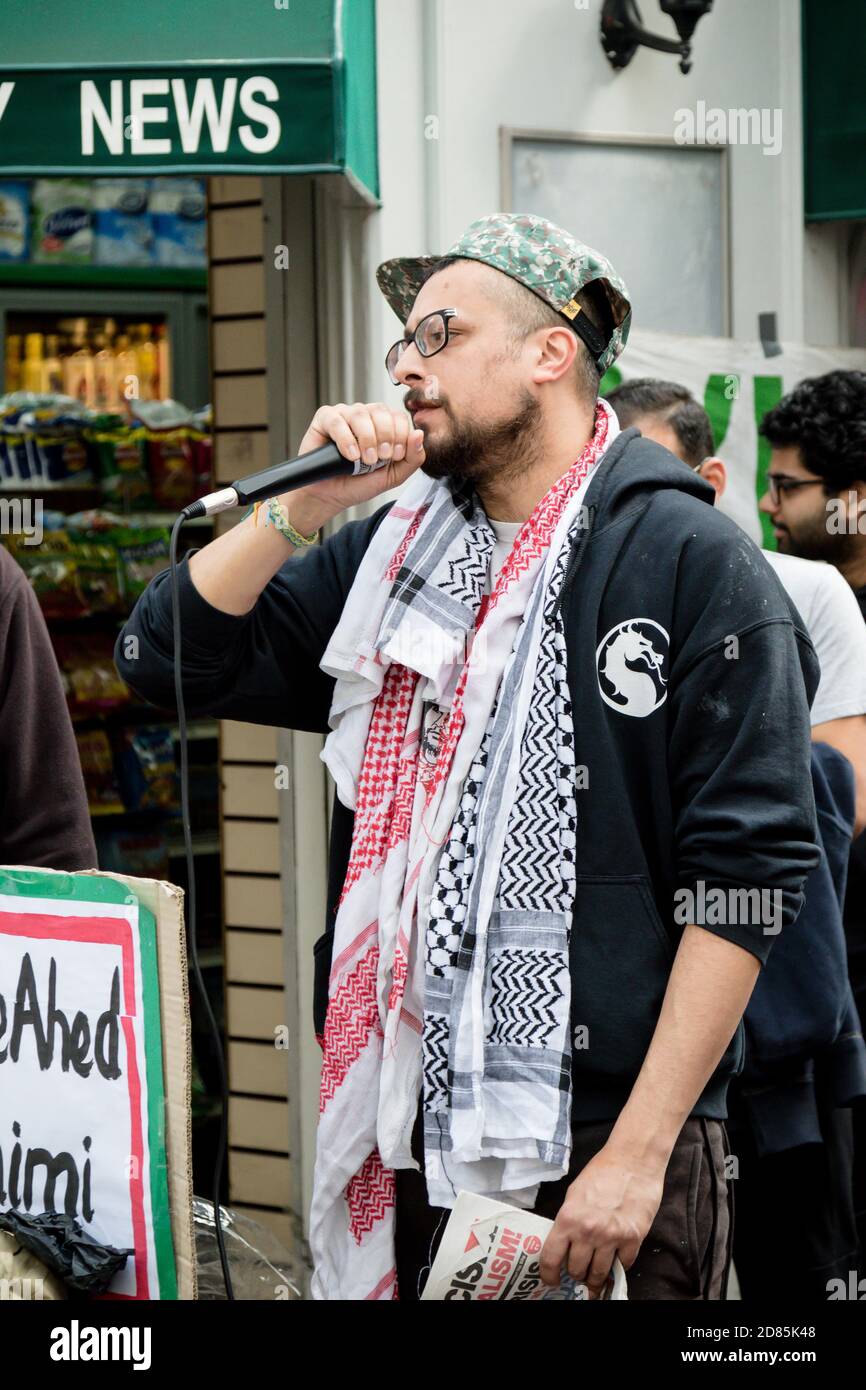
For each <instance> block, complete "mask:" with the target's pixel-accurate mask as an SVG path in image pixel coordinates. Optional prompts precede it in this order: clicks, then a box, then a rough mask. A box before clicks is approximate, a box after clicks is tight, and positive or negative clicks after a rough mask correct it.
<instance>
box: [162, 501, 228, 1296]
mask: <svg viewBox="0 0 866 1390" xmlns="http://www.w3.org/2000/svg"><path fill="white" fill-rule="evenodd" d="M185 520H186V517H185V516H184V514H183V513H181V514H180V516H179V517H178V518H177V520H176V521H175V523H174V525H173V526H172V529H171V542H170V545H169V565H170V570H171V574H170V580H171V626H172V643H173V650H174V696H175V703H176V705H177V723H178V730H179V733H180V807H181V819H182V821H183V843H184V849H185V851H186V874H187V904H186V905H187V911H186V935H187V942H188V943H189V956H190V962H191V965H192V973H193V978H194V980H195V984H196V989H197V990H198V995H199V999H200V1000H201V1004H202V1008H203V1009H204V1012H205V1017H206V1018H207V1021H208V1026H209V1029H210V1032H211V1035H212V1037H213V1042H214V1047H215V1050H216V1058H217V1067H218V1071H219V1087H220V1100H221V1114H220V1129H219V1139H218V1141H217V1152H216V1159H215V1162H214V1173H213V1211H214V1221H215V1223H216V1240H217V1248H218V1250H219V1257H220V1265H221V1266H222V1272H223V1282H224V1284H225V1289H226V1298H227V1299H228V1300H229V1301H230V1302H233V1301H234V1297H235V1294H234V1288H233V1286H232V1278H231V1272H230V1270H229V1262H228V1255H227V1254H226V1248H225V1239H224V1236H223V1228H222V1217H221V1214H220V1189H221V1187H222V1178H223V1171H224V1169H225V1157H226V1149H227V1147H228V1115H229V1088H228V1077H227V1073H226V1063H225V1055H224V1053H223V1045H222V1038H221V1037H220V1032H219V1028H218V1027H217V1021H216V1018H215V1017H214V1012H213V1009H212V1008H211V1002H210V999H209V997H208V992H207V989H206V988H205V983H204V977H203V976H202V973H201V965H200V964H199V958H198V938H197V923H196V899H195V856H194V854H193V852H192V826H191V824H190V815H189V748H188V746H187V732H186V709H185V706H184V700H183V676H182V667H181V656H182V651H181V632H180V586H179V581H178V575H177V542H178V537H179V536H180V531H181V527H182V526H183V523H184V521H185Z"/></svg>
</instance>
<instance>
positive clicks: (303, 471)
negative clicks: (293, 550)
mask: <svg viewBox="0 0 866 1390" xmlns="http://www.w3.org/2000/svg"><path fill="white" fill-rule="evenodd" d="M424 457H425V455H424V436H423V433H422V431H421V430H418V429H413V428H412V422H411V421H410V419H409V417H408V416H407V415H406V414H404V412H403V411H400V410H391V409H390V408H389V407H388V406H386V405H382V404H381V403H378V404H374V405H362V404H360V403H359V404H356V405H335V406H321V407H320V408H319V409H318V410H317V411H316V414H315V415H314V416H313V419H312V421H311V423H310V427H309V429H308V430H307V432H306V434H305V435H304V437H303V439H302V440H301V446H300V451H299V456H298V457H297V458H295V459H289V460H287V461H286V462H284V463H280V464H276V465H274V466H273V467H271V468H265V469H262V470H261V472H259V473H254V474H251V475H250V476H249V477H246V478H240V479H238V480H236V481H235V482H234V483H233V484H232V485H231V486H230V487H226V488H222V489H220V491H218V492H214V493H210V494H209V495H208V496H207V497H202V498H199V500H198V501H197V502H193V503H191V504H190V505H189V506H188V507H186V508H184V515H185V516H187V517H193V516H202V515H205V514H208V515H210V514H213V513H215V512H219V511H224V510H226V509H227V508H230V507H236V506H239V505H243V504H244V503H249V502H256V501H263V500H265V499H266V498H269V497H277V498H278V499H279V500H280V501H281V502H283V503H284V505H285V506H286V511H287V513H288V514H289V516H290V519H291V523H292V525H293V526H294V527H296V528H297V529H298V530H299V531H301V532H304V533H307V532H313V531H317V530H319V528H320V527H321V526H322V525H324V523H325V522H326V521H330V519H331V518H332V517H334V516H336V515H337V514H338V513H339V512H341V511H345V510H346V508H348V507H354V506H357V505H358V504H359V503H361V502H368V501H370V500H371V499H372V498H374V497H378V496H379V494H380V493H383V492H387V491H389V490H390V489H391V488H394V487H397V486H399V484H400V483H402V482H404V481H405V480H406V478H408V477H409V476H410V475H411V474H412V473H414V471H415V470H416V469H417V468H419V467H420V466H421V464H422V463H423V462H424Z"/></svg>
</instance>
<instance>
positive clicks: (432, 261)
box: [376, 212, 631, 373]
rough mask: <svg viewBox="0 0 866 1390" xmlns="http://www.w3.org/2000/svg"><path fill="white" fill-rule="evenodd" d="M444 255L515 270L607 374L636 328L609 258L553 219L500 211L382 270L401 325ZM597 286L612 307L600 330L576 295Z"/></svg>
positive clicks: (515, 277) (515, 275)
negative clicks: (435, 252)
mask: <svg viewBox="0 0 866 1390" xmlns="http://www.w3.org/2000/svg"><path fill="white" fill-rule="evenodd" d="M444 256H461V257H464V258H465V259H467V260H472V261H483V262H484V263H485V265H490V266H493V268H494V270H501V271H502V272H503V274H504V275H510V276H511V277H512V279H513V280H517V281H519V282H520V284H521V285H525V286H526V288H527V289H528V290H532V291H533V293H534V294H537V295H538V296H539V297H540V298H541V299H543V300H544V301H545V303H546V304H549V305H550V307H551V308H552V309H555V310H556V311H557V313H560V314H564V315H565V317H566V318H567V319H568V320H569V322H570V323H571V326H572V328H573V329H574V330H575V332H576V333H578V334H579V335H580V337H581V338H582V339H583V340H584V342H585V343H586V344H587V346H588V348H589V350H590V352H591V353H592V355H593V357H594V358H595V360H596V362H597V364H598V368H599V371H600V372H602V373H604V372H606V371H607V369H608V367H609V366H610V364H611V363H612V362H613V361H615V360H616V358H617V357H618V356H619V354H620V353H621V352H622V350H623V348H624V347H625V344H626V339H627V338H628V331H629V328H630V327H631V304H630V303H629V298H628V290H627V289H626V287H625V284H624V283H623V281H622V280H621V279H620V277H619V276H618V275H617V273H616V271H615V270H614V268H613V266H612V265H611V264H610V261H608V260H606V258H605V257H604V256H602V255H599V253H598V251H593V249H592V247H590V246H584V244H583V242H580V241H576V240H575V239H574V237H573V236H571V235H570V233H569V232H565V231H563V229H562V228H561V227H557V226H555V225H554V223H553V222H548V221H546V220H545V218H543V217H535V216H533V215H532V214H531V213H509V212H496V213H493V214H492V215H491V216H489V217H480V218H479V219H478V221H477V222H473V223H472V225H471V226H470V227H467V229H466V231H465V232H464V233H463V235H462V236H461V237H460V238H459V240H457V241H456V242H455V243H454V245H453V246H452V247H451V249H450V250H449V251H446V252H444V253H443V255H442V256H416V257H405V256H401V257H398V258H397V259H395V260H391V261H385V262H384V263H383V264H382V265H380V266H379V269H378V270H377V271H376V280H377V282H378V285H379V289H380V290H381V291H382V293H383V294H384V296H385V298H386V299H387V301H388V303H389V304H390V305H391V308H392V309H393V310H394V313H395V314H396V315H397V317H398V318H399V320H400V322H401V323H405V322H406V320H407V319H408V317H409V315H410V313H411V312H412V305H413V304H414V303H415V298H416V296H417V294H418V291H419V289H420V288H421V284H422V282H423V280H424V277H425V275H426V274H427V272H428V271H429V270H432V268H433V266H434V265H437V264H438V262H439V261H441V260H443V259H444ZM589 284H595V285H597V286H598V289H599V290H600V291H601V294H602V296H603V300H604V301H605V302H606V304H607V306H608V309H609V311H610V319H609V321H608V324H607V326H606V328H605V330H604V332H599V330H598V329H597V328H596V327H595V325H594V324H592V323H590V322H589V319H588V318H587V317H586V315H585V314H584V315H583V317H582V318H581V308H580V305H579V304H578V303H577V301H576V299H575V297H574V296H575V295H576V294H577V292H578V290H582V289H583V288H584V287H585V286H586V285H589Z"/></svg>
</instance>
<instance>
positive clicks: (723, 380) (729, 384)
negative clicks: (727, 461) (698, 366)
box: [704, 372, 740, 453]
mask: <svg viewBox="0 0 866 1390" xmlns="http://www.w3.org/2000/svg"><path fill="white" fill-rule="evenodd" d="M739 394H740V378H739V377H738V376H735V375H733V374H730V375H728V376H720V375H718V374H717V373H715V372H714V373H713V375H712V376H710V377H708V378H707V384H706V388H705V390H704V410H705V411H706V412H707V414H708V415H709V417H710V425H711V427H712V431H713V448H714V449H715V451H716V453H718V452H719V450H720V449H721V447H722V444H723V443H724V439H725V435H726V434H727V432H728V425H729V424H730V422H731V411H732V410H733V408H734V401H735V400H737V399H738V397H739Z"/></svg>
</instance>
